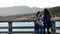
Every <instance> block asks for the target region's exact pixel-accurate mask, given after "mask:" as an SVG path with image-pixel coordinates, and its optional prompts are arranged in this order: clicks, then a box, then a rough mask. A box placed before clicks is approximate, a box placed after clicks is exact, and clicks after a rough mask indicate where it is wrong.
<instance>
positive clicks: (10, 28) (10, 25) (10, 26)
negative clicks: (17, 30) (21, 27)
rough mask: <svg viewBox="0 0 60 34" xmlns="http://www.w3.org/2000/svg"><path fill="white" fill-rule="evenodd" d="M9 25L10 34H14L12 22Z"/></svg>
mask: <svg viewBox="0 0 60 34" xmlns="http://www.w3.org/2000/svg"><path fill="white" fill-rule="evenodd" d="M8 25H9V32H8V34H12V22H11V21H9V22H8Z"/></svg>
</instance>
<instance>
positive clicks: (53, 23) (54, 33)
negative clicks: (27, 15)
mask: <svg viewBox="0 0 60 34" xmlns="http://www.w3.org/2000/svg"><path fill="white" fill-rule="evenodd" d="M55 21H57V20H52V27H51V34H56V29H60V27H55ZM59 21H60V20H59ZM0 22H8V27H0V29H8V32H0V33H8V34H12V33H35V31H24V32H22V31H20V32H17V31H14V32H13V31H12V29H26V28H28V29H33V28H34V26H30V27H12V22H33V20H30V21H29V20H26V21H0Z"/></svg>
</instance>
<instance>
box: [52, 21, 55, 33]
mask: <svg viewBox="0 0 60 34" xmlns="http://www.w3.org/2000/svg"><path fill="white" fill-rule="evenodd" d="M51 34H56V28H55V21H52V28H51Z"/></svg>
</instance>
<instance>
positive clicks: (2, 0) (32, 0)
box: [0, 0, 60, 8]
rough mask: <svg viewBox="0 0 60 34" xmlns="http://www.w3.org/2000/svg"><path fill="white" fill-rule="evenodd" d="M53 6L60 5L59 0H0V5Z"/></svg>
mask: <svg viewBox="0 0 60 34" xmlns="http://www.w3.org/2000/svg"><path fill="white" fill-rule="evenodd" d="M22 5H26V6H29V7H41V8H45V7H55V6H60V0H0V7H11V6H22Z"/></svg>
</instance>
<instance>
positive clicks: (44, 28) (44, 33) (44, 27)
mask: <svg viewBox="0 0 60 34" xmlns="http://www.w3.org/2000/svg"><path fill="white" fill-rule="evenodd" d="M43 34H45V26H44V27H43Z"/></svg>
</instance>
